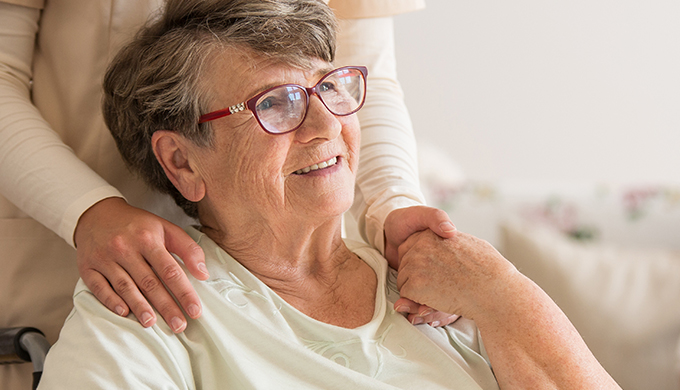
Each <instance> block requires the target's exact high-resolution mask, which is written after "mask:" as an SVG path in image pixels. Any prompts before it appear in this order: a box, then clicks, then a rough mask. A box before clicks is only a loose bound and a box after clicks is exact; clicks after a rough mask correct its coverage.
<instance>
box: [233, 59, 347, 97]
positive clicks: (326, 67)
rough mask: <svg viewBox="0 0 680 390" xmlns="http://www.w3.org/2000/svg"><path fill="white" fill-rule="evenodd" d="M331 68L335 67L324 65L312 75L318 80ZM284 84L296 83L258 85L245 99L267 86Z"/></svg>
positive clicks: (272, 86) (283, 83) (281, 83)
mask: <svg viewBox="0 0 680 390" xmlns="http://www.w3.org/2000/svg"><path fill="white" fill-rule="evenodd" d="M333 69H335V68H333V67H332V66H325V67H323V68H319V69H317V71H316V72H314V75H315V76H316V78H317V80H320V79H321V78H322V77H323V76H325V75H326V74H327V73H329V72H330V71H332V70H333ZM285 84H296V83H286V82H272V83H267V84H265V85H261V86H258V87H257V88H253V90H252V91H251V93H249V94H248V97H247V98H246V100H247V99H250V98H251V97H253V96H255V95H257V94H258V93H260V92H263V91H266V90H268V89H269V88H274V87H278V86H279V85H285ZM303 87H306V85H303Z"/></svg>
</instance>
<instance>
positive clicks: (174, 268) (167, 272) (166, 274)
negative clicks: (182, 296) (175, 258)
mask: <svg viewBox="0 0 680 390" xmlns="http://www.w3.org/2000/svg"><path fill="white" fill-rule="evenodd" d="M159 275H160V276H161V278H162V279H163V280H165V281H166V282H171V281H176V280H179V279H181V278H182V276H184V272H182V269H181V268H180V267H179V266H178V265H177V264H169V265H167V266H166V267H164V268H163V269H162V270H160V272H159Z"/></svg>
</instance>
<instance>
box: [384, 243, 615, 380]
mask: <svg viewBox="0 0 680 390" xmlns="http://www.w3.org/2000/svg"><path fill="white" fill-rule="evenodd" d="M399 257H400V267H399V274H398V276H397V287H398V288H399V292H400V293H401V295H402V296H404V297H406V298H409V299H411V300H413V301H415V302H420V303H423V304H426V305H428V306H430V307H432V308H435V309H437V310H440V311H443V312H449V313H458V314H460V315H461V316H463V317H466V318H469V319H473V320H474V321H475V323H476V324H477V327H478V329H479V332H480V334H481V336H482V339H483V340H484V348H485V350H486V351H487V353H488V356H489V360H490V363H491V366H492V367H493V370H494V373H495V375H496V379H497V380H498V384H499V387H500V388H502V389H506V388H508V389H509V388H517V389H570V390H571V389H620V387H619V386H618V385H617V384H616V382H615V381H614V380H613V379H612V378H611V377H610V376H609V374H607V372H606V371H605V370H604V369H603V368H602V366H601V365H600V364H599V363H598V361H597V359H595V357H594V356H593V355H592V353H591V352H590V350H588V347H587V346H586V344H585V342H584V341H583V339H582V338H581V337H580V335H579V334H578V332H577V331H576V329H575V328H574V327H573V325H572V324H571V323H570V322H569V320H568V319H567V317H566V316H565V315H564V313H562V311H561V310H560V309H559V307H558V306H557V305H556V304H555V303H554V302H553V301H552V300H551V299H550V297H548V295H547V294H545V292H543V290H541V289H540V288H539V287H538V286H537V285H536V284H535V283H533V282H532V281H531V280H529V279H528V278H526V277H525V276H524V275H522V274H521V273H519V271H517V269H516V268H515V267H514V266H513V265H512V264H511V263H510V262H509V261H507V260H506V259H505V258H504V257H503V256H502V255H501V254H500V253H498V251H496V250H495V249H494V248H493V247H492V246H491V245H490V244H489V243H487V242H486V241H484V240H481V239H478V238H476V237H473V236H470V235H468V234H465V233H461V232H458V233H456V235H455V236H454V237H453V238H449V239H442V238H441V237H438V236H437V235H435V234H434V233H432V232H431V231H429V230H428V231H422V232H419V233H415V234H413V235H411V237H409V239H408V240H406V241H405V242H404V243H403V244H402V245H401V246H400V247H399Z"/></svg>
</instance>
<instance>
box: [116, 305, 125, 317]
mask: <svg viewBox="0 0 680 390" xmlns="http://www.w3.org/2000/svg"><path fill="white" fill-rule="evenodd" d="M115 310H116V313H118V315H119V316H121V317H125V308H124V307H123V306H121V305H118V306H116V309H115Z"/></svg>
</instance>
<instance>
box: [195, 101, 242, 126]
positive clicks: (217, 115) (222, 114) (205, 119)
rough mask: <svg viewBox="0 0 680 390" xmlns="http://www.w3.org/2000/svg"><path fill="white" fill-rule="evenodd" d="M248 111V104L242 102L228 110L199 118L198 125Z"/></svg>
mask: <svg viewBox="0 0 680 390" xmlns="http://www.w3.org/2000/svg"><path fill="white" fill-rule="evenodd" d="M245 109H246V102H242V103H239V104H236V105H233V106H231V107H228V108H224V109H222V110H218V111H213V112H210V113H208V114H205V115H201V117H200V118H198V124H199V125H200V124H201V123H205V122H210V121H214V120H215V119H219V118H223V117H225V116H229V115H231V114H236V113H237V112H241V111H243V110H245Z"/></svg>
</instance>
